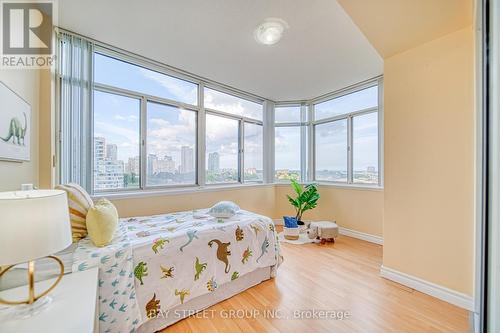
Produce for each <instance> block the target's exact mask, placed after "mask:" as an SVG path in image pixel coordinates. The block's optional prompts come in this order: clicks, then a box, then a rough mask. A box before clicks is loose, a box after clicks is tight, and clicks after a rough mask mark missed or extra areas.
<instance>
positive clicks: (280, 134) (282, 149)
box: [274, 103, 309, 182]
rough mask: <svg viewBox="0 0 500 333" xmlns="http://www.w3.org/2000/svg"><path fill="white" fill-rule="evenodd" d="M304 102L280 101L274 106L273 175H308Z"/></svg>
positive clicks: (280, 178)
mask: <svg viewBox="0 0 500 333" xmlns="http://www.w3.org/2000/svg"><path fill="white" fill-rule="evenodd" d="M308 109H309V108H308V106H307V105H306V104H305V103H302V104H295V105H294V104H288V103H287V104H281V105H280V104H278V105H276V106H275V108H274V122H275V130H274V166H275V168H274V170H275V172H274V179H275V180H276V181H278V182H280V181H282V182H285V181H288V180H289V179H295V180H302V181H303V180H306V179H307V175H306V174H307V170H306V169H307V153H308V147H307V141H308V140H307V133H308V132H307V126H308V124H307V122H306V120H307V112H308Z"/></svg>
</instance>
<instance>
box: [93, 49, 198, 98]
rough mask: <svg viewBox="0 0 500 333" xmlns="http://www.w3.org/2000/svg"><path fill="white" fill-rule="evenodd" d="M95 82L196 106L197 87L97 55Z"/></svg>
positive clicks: (193, 84)
mask: <svg viewBox="0 0 500 333" xmlns="http://www.w3.org/2000/svg"><path fill="white" fill-rule="evenodd" d="M94 81H95V82H96V83H99V84H103V85H108V86H112V87H117V88H122V89H126V90H130V91H134V92H138V93H140V94H146V95H150V96H157V97H161V98H165V99H169V100H173V101H178V102H181V103H186V104H192V105H197V104H198V85H197V84H195V83H192V82H188V81H184V80H181V79H178V78H175V77H172V76H169V75H166V74H163V73H160V72H156V71H153V70H150V69H147V68H144V67H141V66H138V65H133V64H131V63H128V62H125V61H121V60H118V59H115V58H112V57H108V56H105V55H103V54H100V53H94Z"/></svg>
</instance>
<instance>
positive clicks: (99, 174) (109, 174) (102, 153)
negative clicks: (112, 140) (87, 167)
mask: <svg viewBox="0 0 500 333" xmlns="http://www.w3.org/2000/svg"><path fill="white" fill-rule="evenodd" d="M108 146H114V148H111V149H110V150H111V155H108V153H107V148H108ZM113 150H114V152H113ZM117 150H118V148H117V146H116V145H106V139H105V138H103V137H95V138H94V189H95V190H96V191H99V190H109V189H114V188H121V187H123V185H124V183H123V181H124V165H123V161H117V160H116V155H117ZM108 156H111V158H108ZM113 158H114V159H113Z"/></svg>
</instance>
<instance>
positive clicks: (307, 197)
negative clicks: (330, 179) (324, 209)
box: [285, 179, 320, 225]
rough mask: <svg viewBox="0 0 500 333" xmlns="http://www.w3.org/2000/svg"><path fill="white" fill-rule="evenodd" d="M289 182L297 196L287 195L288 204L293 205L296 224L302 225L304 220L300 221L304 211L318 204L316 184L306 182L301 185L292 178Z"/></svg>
mask: <svg viewBox="0 0 500 333" xmlns="http://www.w3.org/2000/svg"><path fill="white" fill-rule="evenodd" d="M290 182H291V185H292V188H293V190H294V191H295V193H296V194H297V197H296V198H292V197H291V196H289V195H287V198H288V201H289V202H290V204H292V206H293V207H295V211H296V215H295V220H296V221H297V224H298V225H304V222H302V215H303V214H304V212H305V211H308V210H310V209H313V208H315V207H316V206H317V205H318V200H319V198H320V196H319V193H318V185H317V184H308V185H306V186H302V185H300V184H299V183H297V181H295V180H293V179H291V180H290ZM285 222H286V221H285Z"/></svg>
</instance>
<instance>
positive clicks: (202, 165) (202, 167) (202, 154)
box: [196, 83, 207, 186]
mask: <svg viewBox="0 0 500 333" xmlns="http://www.w3.org/2000/svg"><path fill="white" fill-rule="evenodd" d="M198 105H199V110H198V115H197V117H196V119H197V126H198V128H197V135H198V137H197V147H196V148H197V159H196V168H197V169H196V170H197V172H196V174H197V183H198V185H199V186H205V184H206V161H205V159H206V149H207V146H206V112H205V98H204V85H203V83H200V84H199V85H198Z"/></svg>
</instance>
